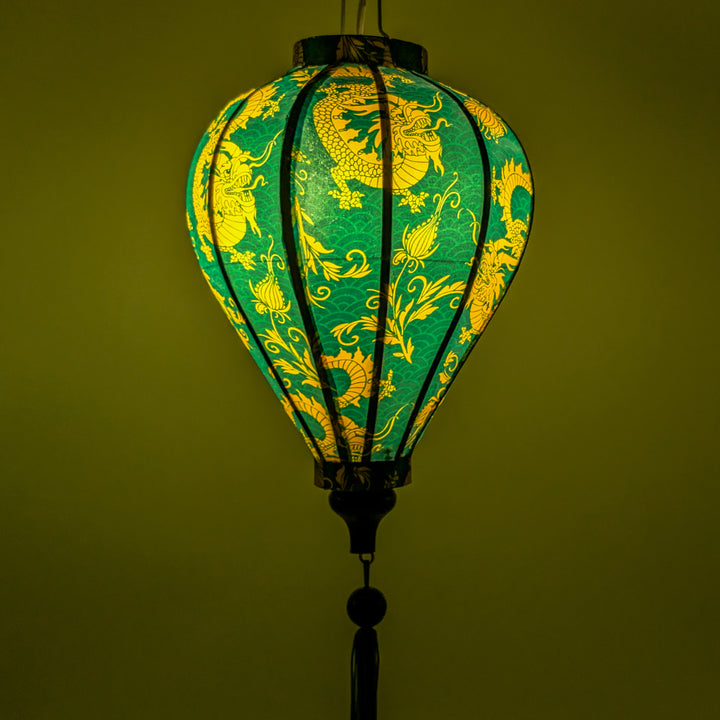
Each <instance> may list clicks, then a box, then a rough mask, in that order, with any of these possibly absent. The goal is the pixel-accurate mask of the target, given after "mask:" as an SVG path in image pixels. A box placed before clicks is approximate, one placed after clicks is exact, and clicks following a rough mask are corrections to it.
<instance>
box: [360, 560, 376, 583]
mask: <svg viewBox="0 0 720 720" xmlns="http://www.w3.org/2000/svg"><path fill="white" fill-rule="evenodd" d="M358 557H359V558H360V562H361V563H362V564H363V580H364V582H365V587H370V564H371V563H372V561H373V560H375V553H370V557H369V558H364V557H363V554H362V553H360V554H359V555H358Z"/></svg>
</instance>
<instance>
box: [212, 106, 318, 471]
mask: <svg viewBox="0 0 720 720" xmlns="http://www.w3.org/2000/svg"><path fill="white" fill-rule="evenodd" d="M254 94H255V93H251V94H250V95H248V97H247V98H245V100H243V101H242V102H241V103H240V104H239V105H238V106H237V107H236V108H235V110H234V111H233V113H232V115H230V117H228V119H227V121H226V123H225V127H224V128H223V130H222V132H221V133H220V136H219V137H218V141H217V144H216V145H215V148H214V149H213V155H212V160H211V161H210V175H209V177H208V220H209V221H210V233H211V235H212V242H213V247H214V248H215V257H216V259H217V264H218V267H219V268H220V272H221V273H222V276H223V280H224V281H225V284H226V285H227V288H228V292H229V293H230V295H231V297H232V300H233V302H234V303H235V307H237V309H238V311H239V312H240V314H241V315H242V319H243V321H244V322H245V325H246V326H247V328H248V330H249V331H250V335H251V336H252V339H253V342H254V343H255V345H256V346H257V348H258V349H259V350H260V352H261V353H262V356H263V359H264V360H265V362H266V363H267V366H268V369H269V370H270V372H271V373H272V375H273V377H274V378H275V380H276V381H277V384H278V386H279V387H280V389H281V390H282V393H283V395H284V396H285V399H286V400H287V401H288V403H289V405H290V407H291V408H292V410H293V413H294V415H295V417H296V418H297V419H298V422H299V423H300V425H301V426H302V429H303V431H304V432H305V433H306V435H307V437H308V438H309V440H310V442H311V443H312V446H313V447H314V448H315V452H316V453H317V456H318V457H319V458H322V456H323V455H322V452H321V451H320V446H319V444H318V441H317V439H316V438H315V436H314V435H313V433H312V432H310V428H309V427H308V424H307V422H306V421H305V419H304V418H303V416H302V415H301V414H300V411H299V410H298V408H297V406H296V404H295V401H294V400H293V399H292V396H291V395H290V393H289V392H288V389H287V388H286V387H285V384H284V383H283V382H282V379H281V378H280V375H279V373H278V371H277V369H276V368H275V366H274V365H273V363H272V361H271V360H270V357H269V356H268V354H267V351H266V350H265V348H264V347H263V344H262V343H261V342H260V339H259V338H258V336H257V333H256V332H255V329H254V328H253V326H252V324H251V323H250V319H249V318H248V316H247V314H246V313H245V311H244V310H243V307H242V304H241V303H240V300H239V298H238V296H237V293H236V292H235V288H234V286H233V284H232V282H231V280H230V277H229V275H228V273H227V269H226V267H225V262H224V261H223V258H222V252H221V251H220V247H219V245H218V241H217V232H216V229H215V217H214V213H212V212H210V211H209V209H210V208H212V207H213V198H214V192H215V191H214V185H215V181H214V177H215V166H216V164H217V158H218V155H219V148H220V146H221V145H222V142H223V140H224V139H225V136H226V134H227V128H229V127H230V126H231V124H232V121H233V120H234V119H235V118H236V117H237V115H238V113H239V112H240V111H241V110H242V108H243V107H244V106H245V105H246V104H247V102H248V100H249V99H250V98H251V97H252V96H253V95H254Z"/></svg>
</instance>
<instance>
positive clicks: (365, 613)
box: [347, 555, 387, 720]
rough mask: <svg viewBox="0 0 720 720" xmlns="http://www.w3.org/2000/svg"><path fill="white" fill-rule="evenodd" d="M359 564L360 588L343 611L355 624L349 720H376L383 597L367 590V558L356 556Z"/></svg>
mask: <svg viewBox="0 0 720 720" xmlns="http://www.w3.org/2000/svg"><path fill="white" fill-rule="evenodd" d="M359 557H360V560H361V561H362V563H363V575H364V579H365V583H364V586H363V587H361V588H359V589H358V590H355V592H353V593H352V595H350V598H349V600H348V604H347V612H348V615H349V616H350V619H351V620H352V621H353V622H354V623H355V624H356V625H359V626H360V627H359V629H358V630H357V632H356V633H355V639H354V641H353V649H352V656H351V662H350V692H351V698H350V720H377V688H378V676H379V672H380V652H379V650H378V641H377V633H376V632H375V629H374V626H375V625H377V624H378V623H379V622H380V621H381V620H382V619H383V617H385V611H386V610H387V603H386V601H385V596H384V595H383V594H382V593H381V592H380V591H379V590H378V589H377V588H374V587H370V563H371V562H372V561H373V559H374V555H370V558H369V559H366V558H364V557H363V556H362V555H360V556H359Z"/></svg>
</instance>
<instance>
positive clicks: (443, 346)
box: [395, 71, 492, 459]
mask: <svg viewBox="0 0 720 720" xmlns="http://www.w3.org/2000/svg"><path fill="white" fill-rule="evenodd" d="M411 72H412V73H413V75H415V76H416V77H418V78H420V79H422V80H424V81H425V82H428V83H430V84H431V85H434V86H435V87H436V88H437V89H438V90H440V91H441V92H443V93H445V94H447V95H448V96H449V97H450V98H452V100H453V101H454V102H455V103H456V104H457V106H458V107H459V108H460V110H461V111H462V112H463V114H464V115H465V117H466V118H467V120H468V122H469V123H470V126H471V127H472V129H473V132H474V133H475V139H476V140H477V144H478V149H479V150H480V157H481V159H482V166H483V183H484V196H483V210H482V218H481V220H480V232H479V235H478V241H477V247H476V249H475V254H474V256H473V259H472V265H471V267H470V273H469V274H468V279H467V283H466V285H465V290H464V292H463V294H462V298H461V299H460V303H459V305H458V308H457V310H456V311H455V316H454V317H453V319H452V321H451V323H450V326H449V327H448V329H447V331H446V332H445V336H444V337H443V339H442V342H441V343H440V346H439V347H438V350H437V353H436V354H435V359H434V360H433V362H432V365H431V366H430V369H429V371H428V373H427V375H426V377H425V382H424V383H423V386H422V388H421V389H420V393H419V394H418V398H417V402H416V403H415V407H414V408H413V410H412V412H411V413H410V417H409V419H408V423H407V427H406V428H405V432H404V433H403V436H402V440H401V441H400V445H399V446H398V451H397V454H396V456H395V458H396V459H398V458H400V457H401V456H402V451H403V450H404V449H405V444H406V443H407V441H408V437H409V436H410V433H411V431H412V427H413V424H414V423H415V419H416V418H417V416H418V413H419V412H420V410H421V409H422V407H423V401H424V400H425V395H426V394H427V391H428V388H429V387H430V383H431V382H432V379H433V376H434V375H435V373H436V372H437V369H438V367H439V366H440V363H441V362H442V359H443V356H444V355H445V352H446V351H447V346H448V345H449V343H450V339H451V338H452V336H453V333H454V332H455V328H456V327H457V325H458V323H459V322H460V317H461V315H462V313H463V311H464V310H465V307H466V306H467V303H468V300H469V298H470V293H471V292H472V287H473V284H474V282H475V277H476V276H477V274H478V272H479V269H480V259H481V257H482V254H483V250H484V249H485V239H486V237H487V231H488V218H489V215H490V205H491V203H492V197H491V194H490V190H491V182H490V159H489V157H488V152H487V148H486V147H485V141H484V139H483V136H482V135H481V133H480V129H479V128H478V126H477V124H476V123H475V120H474V119H473V117H472V115H471V114H470V112H469V111H468V109H467V108H466V107H465V105H463V103H462V101H461V100H460V98H458V97H457V96H456V95H455V93H453V92H451V91H450V90H448V89H447V88H444V87H443V86H442V85H440V84H439V83H436V82H435V81H434V80H431V79H430V78H429V77H426V76H425V75H421V74H419V73H416V72H414V71H411Z"/></svg>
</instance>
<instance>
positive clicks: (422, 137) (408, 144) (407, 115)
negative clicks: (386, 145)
mask: <svg viewBox="0 0 720 720" xmlns="http://www.w3.org/2000/svg"><path fill="white" fill-rule="evenodd" d="M394 100H395V102H394V103H392V104H391V117H392V121H393V131H394V132H393V136H394V137H393V139H394V140H395V143H396V144H397V145H398V146H400V147H402V149H403V152H404V154H407V155H425V156H427V157H429V158H430V159H431V160H432V162H433V167H434V168H435V171H436V172H439V173H440V174H441V175H442V174H443V173H444V172H445V168H444V167H443V165H442V162H441V161H440V156H441V155H442V145H441V142H440V137H439V136H438V134H437V132H436V131H437V130H438V128H440V127H442V126H443V125H444V126H445V127H449V123H448V122H447V120H445V119H444V118H438V120H437V122H436V123H435V124H434V125H433V124H432V123H431V118H430V113H436V112H438V111H439V110H440V109H441V108H442V100H441V99H440V93H436V95H435V98H434V99H433V102H432V104H430V105H421V104H420V103H419V102H417V101H415V100H403V99H402V98H398V97H396V98H394Z"/></svg>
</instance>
